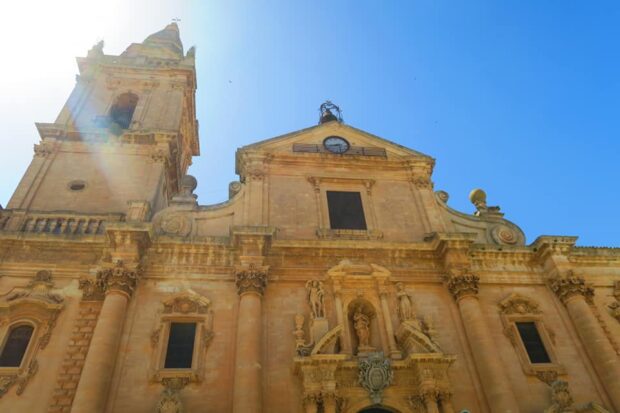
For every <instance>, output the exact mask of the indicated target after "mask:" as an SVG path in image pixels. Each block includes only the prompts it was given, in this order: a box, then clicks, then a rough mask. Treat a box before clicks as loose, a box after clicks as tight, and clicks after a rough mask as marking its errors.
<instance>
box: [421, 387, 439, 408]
mask: <svg viewBox="0 0 620 413" xmlns="http://www.w3.org/2000/svg"><path fill="white" fill-rule="evenodd" d="M421 397H422V401H423V402H424V407H425V408H426V413H439V406H438V404H437V398H438V394H437V391H436V390H435V389H429V390H426V391H424V392H423V393H422V395H421Z"/></svg>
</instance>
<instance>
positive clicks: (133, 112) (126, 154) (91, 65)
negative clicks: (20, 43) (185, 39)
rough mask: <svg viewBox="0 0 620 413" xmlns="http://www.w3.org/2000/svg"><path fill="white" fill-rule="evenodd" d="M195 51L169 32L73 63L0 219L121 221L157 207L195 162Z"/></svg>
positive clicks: (99, 49)
mask: <svg viewBox="0 0 620 413" xmlns="http://www.w3.org/2000/svg"><path fill="white" fill-rule="evenodd" d="M194 52H195V50H194V48H193V47H192V48H191V49H189V50H188V51H187V53H185V54H184V52H183V44H182V43H181V39H180V36H179V28H178V26H177V25H176V23H172V24H169V25H168V26H166V27H165V28H164V29H163V30H161V31H159V32H157V33H154V34H152V35H150V36H148V37H147V38H146V39H145V40H144V41H143V42H142V43H134V44H131V45H130V46H129V47H128V48H127V49H126V50H125V51H124V52H123V53H122V54H121V55H119V56H114V55H106V54H104V52H103V42H100V43H98V44H96V45H95V46H94V47H93V48H92V49H91V50H89V51H88V54H87V56H86V57H79V58H77V63H78V68H79V75H78V76H76V85H75V87H74V89H73V91H72V92H71V95H70V96H69V98H68V100H67V102H66V104H65V105H64V107H63V108H62V110H61V111H60V114H59V115H58V118H57V119H56V121H55V122H54V123H37V124H36V126H37V129H38V132H39V134H40V136H41V141H40V143H39V144H37V145H35V147H34V158H33V160H32V162H31V164H30V166H29V167H28V170H27V171H26V173H25V175H24V177H23V178H22V180H21V182H20V183H19V185H18V187H17V189H16V191H15V193H14V194H13V196H12V198H11V200H10V201H9V203H8V205H7V209H12V210H21V211H40V212H51V211H67V212H76V213H92V214H112V213H113V214H119V213H120V214H124V213H127V211H128V206H129V204H131V203H133V204H135V203H138V204H141V205H143V206H144V211H145V212H144V215H145V218H148V215H150V214H152V213H154V212H156V211H158V210H160V209H162V208H164V207H166V206H167V205H168V200H169V199H170V198H171V197H172V196H173V195H174V194H175V193H176V192H178V190H179V182H180V180H181V177H182V176H183V175H184V174H185V173H186V171H187V168H188V167H189V165H190V164H191V160H192V156H196V155H198V154H199V141H198V121H197V120H196V108H195V92H196V72H195V66H194Z"/></svg>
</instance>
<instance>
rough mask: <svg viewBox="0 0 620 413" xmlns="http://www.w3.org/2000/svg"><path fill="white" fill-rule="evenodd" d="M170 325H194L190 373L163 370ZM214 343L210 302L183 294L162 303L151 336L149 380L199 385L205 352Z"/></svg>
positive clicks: (190, 294)
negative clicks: (175, 323) (181, 381)
mask: <svg viewBox="0 0 620 413" xmlns="http://www.w3.org/2000/svg"><path fill="white" fill-rule="evenodd" d="M173 322H185V323H196V337H195V339H194V353H193V355H192V367H191V368H189V369H169V368H168V369H166V368H164V362H165V358H166V350H167V348H168V338H169V336H170V324H171V323H173ZM212 339H213V311H212V309H211V301H210V300H209V299H208V298H206V297H203V296H201V295H198V294H196V293H192V292H183V293H180V294H177V295H175V296H173V297H171V298H170V299H168V300H165V301H164V302H163V310H162V313H161V316H160V318H159V322H158V324H157V326H156V328H155V329H154V331H153V333H152V334H151V344H152V346H153V353H152V357H151V373H150V376H151V379H152V380H153V381H156V382H165V381H167V380H170V379H184V380H186V381H189V382H199V381H201V380H202V379H203V377H204V364H205V358H206V352H207V349H208V348H209V345H210V344H211V340H212Z"/></svg>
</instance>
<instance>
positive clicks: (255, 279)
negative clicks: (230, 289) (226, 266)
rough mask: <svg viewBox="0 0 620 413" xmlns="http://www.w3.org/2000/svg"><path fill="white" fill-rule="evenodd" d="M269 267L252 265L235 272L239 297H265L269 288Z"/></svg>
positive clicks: (239, 268)
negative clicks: (254, 295)
mask: <svg viewBox="0 0 620 413" xmlns="http://www.w3.org/2000/svg"><path fill="white" fill-rule="evenodd" d="M268 269H269V267H265V266H257V265H255V264H250V265H248V266H242V267H238V268H237V269H236V270H235V285H236V286H237V293H238V294H239V295H242V294H246V293H255V294H258V295H261V296H262V295H263V293H264V292H265V287H267V271H268Z"/></svg>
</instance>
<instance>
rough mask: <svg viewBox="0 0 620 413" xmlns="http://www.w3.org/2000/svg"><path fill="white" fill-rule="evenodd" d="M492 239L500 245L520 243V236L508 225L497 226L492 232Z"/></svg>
mask: <svg viewBox="0 0 620 413" xmlns="http://www.w3.org/2000/svg"><path fill="white" fill-rule="evenodd" d="M491 238H493V241H495V242H496V243H498V244H507V245H514V244H516V243H517V242H519V235H518V234H517V233H516V232H515V231H514V230H513V229H512V228H510V227H509V226H507V225H501V224H500V225H496V226H494V227H493V229H492V230H491Z"/></svg>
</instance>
